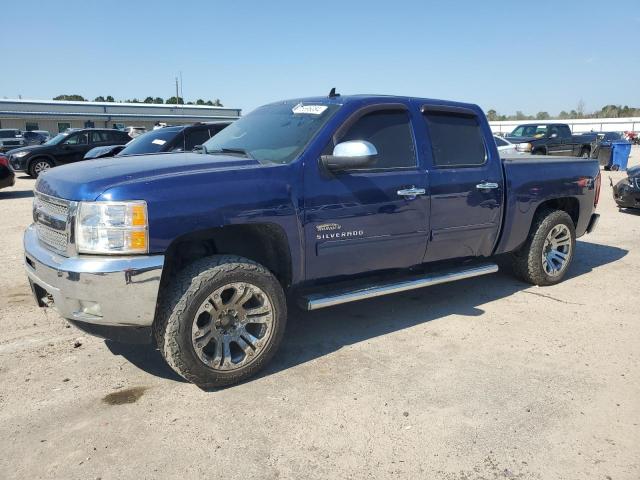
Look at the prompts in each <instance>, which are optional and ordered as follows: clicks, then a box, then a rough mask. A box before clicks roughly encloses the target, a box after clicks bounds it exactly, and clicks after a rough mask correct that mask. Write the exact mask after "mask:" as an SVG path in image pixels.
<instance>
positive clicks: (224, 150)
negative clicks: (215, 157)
mask: <svg viewBox="0 0 640 480" xmlns="http://www.w3.org/2000/svg"><path fill="white" fill-rule="evenodd" d="M205 151H206V153H213V154H215V153H238V154H240V155H244V156H245V157H247V158H251V159H253V156H252V155H251V154H250V153H249V152H248V151H247V150H245V149H244V148H220V149H218V150H205Z"/></svg>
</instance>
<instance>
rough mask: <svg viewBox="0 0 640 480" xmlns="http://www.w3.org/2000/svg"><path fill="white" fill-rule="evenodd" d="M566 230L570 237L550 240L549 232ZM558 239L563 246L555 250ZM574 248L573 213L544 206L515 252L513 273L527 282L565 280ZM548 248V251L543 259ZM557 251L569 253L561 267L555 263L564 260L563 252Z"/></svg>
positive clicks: (557, 233) (541, 282)
mask: <svg viewBox="0 0 640 480" xmlns="http://www.w3.org/2000/svg"><path fill="white" fill-rule="evenodd" d="M552 232H554V233H552ZM563 233H566V234H567V235H568V238H567V239H565V236H561V237H555V240H554V241H552V242H550V243H548V239H549V237H550V236H555V235H561V234H563ZM557 240H562V243H563V246H562V247H560V246H558V247H557V249H556V250H553V248H552V247H553V246H554V244H555V241H557ZM565 244H566V248H565V247H564V245H565ZM575 249H576V232H575V227H574V225H573V220H572V219H571V217H570V216H569V215H568V214H567V212H564V211H562V210H550V209H545V210H543V211H541V212H539V214H538V215H536V217H535V219H534V223H533V225H532V227H531V231H530V233H529V237H528V238H527V241H526V242H525V244H524V245H523V246H522V247H521V248H520V249H519V250H518V251H517V252H515V253H513V254H512V265H513V270H514V273H515V274H516V276H518V277H519V278H521V279H522V280H524V281H525V282H528V283H531V284H533V285H538V286H546V285H555V284H556V283H559V282H560V281H562V279H563V278H564V276H565V275H566V273H567V271H568V270H569V267H570V265H571V261H572V260H573V256H574V252H575ZM545 251H546V252H548V254H547V255H545V258H544V259H543V252H545ZM554 251H555V252H558V253H561V254H563V255H564V256H565V257H566V258H565V259H564V260H562V262H563V263H562V266H561V267H558V263H556V262H560V261H561V258H560V255H556V254H554V253H553V252H554ZM554 267H556V268H557V270H556V271H552V272H550V271H549V270H553V268H554Z"/></svg>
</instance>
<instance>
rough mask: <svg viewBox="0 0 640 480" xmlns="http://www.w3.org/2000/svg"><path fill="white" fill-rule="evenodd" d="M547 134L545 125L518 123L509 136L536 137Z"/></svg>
mask: <svg viewBox="0 0 640 480" xmlns="http://www.w3.org/2000/svg"><path fill="white" fill-rule="evenodd" d="M546 134H547V126H546V125H520V126H519V127H516V129H515V130H514V131H513V132H511V134H510V135H509V136H510V137H536V138H541V137H544V136H545V135H546Z"/></svg>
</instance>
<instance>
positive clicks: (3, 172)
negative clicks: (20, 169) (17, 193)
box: [0, 153, 16, 188]
mask: <svg viewBox="0 0 640 480" xmlns="http://www.w3.org/2000/svg"><path fill="white" fill-rule="evenodd" d="M14 183H16V175H15V173H13V169H12V168H11V166H10V165H9V159H8V158H7V157H6V156H5V155H3V154H1V153H0V188H7V187H12V186H13V184H14Z"/></svg>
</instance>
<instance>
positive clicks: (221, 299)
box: [155, 256, 287, 387]
mask: <svg viewBox="0 0 640 480" xmlns="http://www.w3.org/2000/svg"><path fill="white" fill-rule="evenodd" d="M165 293H166V295H165V297H166V298H165V301H164V302H163V306H162V309H161V311H160V312H159V317H158V319H157V322H156V325H155V336H156V342H157V344H158V347H159V349H160V352H161V353H162V355H163V356H164V358H165V360H166V361H167V363H169V365H170V366H171V367H172V368H173V369H174V370H175V371H176V372H177V373H178V374H180V375H181V376H183V377H184V378H186V379H187V380H189V381H191V382H193V383H195V384H197V385H198V386H201V387H221V386H225V385H230V384H232V383H237V382H240V381H242V380H244V379H246V378H248V377H250V376H251V375H253V374H255V373H256V372H257V371H258V370H260V369H261V368H262V367H264V366H265V365H266V364H267V362H268V361H269V360H270V359H271V357H272V356H273V355H274V353H275V352H276V350H277V349H278V346H279V344H280V342H281V340H282V336H283V334H284V329H285V324H286V316H287V313H286V302H285V297H284V293H283V291H282V288H281V286H280V284H279V283H278V281H277V279H276V278H275V277H274V276H273V274H271V272H269V271H268V270H267V269H266V268H264V267H263V266H262V265H259V264H257V263H255V262H253V261H251V260H248V259H246V258H242V257H236V256H213V257H208V258H204V259H202V260H198V261H196V262H194V263H193V264H191V265H190V266H188V267H187V268H185V269H184V270H183V271H181V272H180V273H179V274H178V275H177V276H176V279H175V281H174V282H173V283H172V285H171V286H170V287H169V288H168V290H167V292H165Z"/></svg>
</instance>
